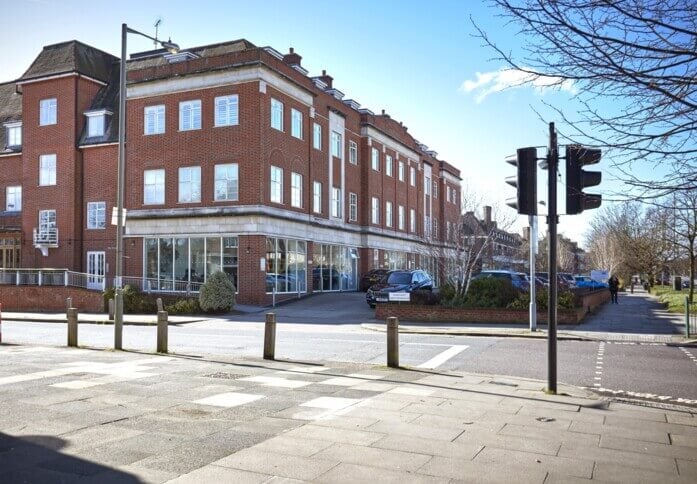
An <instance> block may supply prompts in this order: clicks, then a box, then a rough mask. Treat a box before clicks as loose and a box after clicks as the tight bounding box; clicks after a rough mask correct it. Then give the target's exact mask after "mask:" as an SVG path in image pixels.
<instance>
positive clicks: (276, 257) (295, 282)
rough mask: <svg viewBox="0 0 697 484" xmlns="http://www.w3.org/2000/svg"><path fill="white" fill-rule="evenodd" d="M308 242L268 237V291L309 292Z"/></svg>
mask: <svg viewBox="0 0 697 484" xmlns="http://www.w3.org/2000/svg"><path fill="white" fill-rule="evenodd" d="M306 274H307V244H306V243H305V241H304V240H292V239H274V238H267V239H266V292H267V293H271V292H274V291H275V292H277V293H293V292H294V293H301V292H303V293H304V292H307V275H306Z"/></svg>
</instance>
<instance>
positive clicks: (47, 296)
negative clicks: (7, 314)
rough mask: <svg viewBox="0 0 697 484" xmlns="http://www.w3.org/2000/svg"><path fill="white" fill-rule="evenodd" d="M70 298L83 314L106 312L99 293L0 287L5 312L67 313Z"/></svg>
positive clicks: (62, 288) (29, 287)
mask: <svg viewBox="0 0 697 484" xmlns="http://www.w3.org/2000/svg"><path fill="white" fill-rule="evenodd" d="M69 297H71V298H73V307H75V308H77V309H78V310H80V311H81V312H88V313H101V312H104V300H103V297H102V293H101V292H99V291H88V290H87V289H80V288H76V287H61V286H53V287H38V286H0V303H2V309H3V311H41V312H60V311H65V309H66V306H65V300H66V298H69Z"/></svg>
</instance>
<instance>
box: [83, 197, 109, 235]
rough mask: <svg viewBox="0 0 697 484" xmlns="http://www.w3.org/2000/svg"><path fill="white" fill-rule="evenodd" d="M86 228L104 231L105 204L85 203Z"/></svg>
mask: <svg viewBox="0 0 697 484" xmlns="http://www.w3.org/2000/svg"><path fill="white" fill-rule="evenodd" d="M87 228H88V229H89V230H104V229H106V202H87Z"/></svg>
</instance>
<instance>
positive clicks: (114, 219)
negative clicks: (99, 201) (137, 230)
mask: <svg viewBox="0 0 697 484" xmlns="http://www.w3.org/2000/svg"><path fill="white" fill-rule="evenodd" d="M127 212H128V210H126V209H125V208H122V209H121V224H122V225H126V213H127ZM118 213H119V211H118V210H117V209H116V207H113V208H112V209H111V225H118V224H119V215H118Z"/></svg>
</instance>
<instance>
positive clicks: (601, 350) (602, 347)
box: [593, 342, 605, 389]
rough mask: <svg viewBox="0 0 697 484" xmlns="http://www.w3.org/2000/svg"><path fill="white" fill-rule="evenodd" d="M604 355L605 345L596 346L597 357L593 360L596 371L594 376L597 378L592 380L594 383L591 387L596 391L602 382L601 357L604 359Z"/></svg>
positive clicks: (602, 343)
mask: <svg viewBox="0 0 697 484" xmlns="http://www.w3.org/2000/svg"><path fill="white" fill-rule="evenodd" d="M604 355H605V343H604V342H601V343H600V345H599V346H598V355H597V356H596V358H595V369H596V372H595V374H596V375H599V376H596V377H594V378H593V379H594V380H595V382H594V383H593V386H594V387H595V388H596V389H599V388H600V385H601V384H600V381H601V380H602V375H603V357H604Z"/></svg>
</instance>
